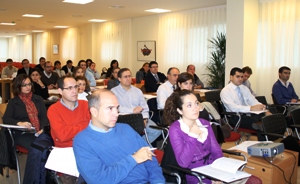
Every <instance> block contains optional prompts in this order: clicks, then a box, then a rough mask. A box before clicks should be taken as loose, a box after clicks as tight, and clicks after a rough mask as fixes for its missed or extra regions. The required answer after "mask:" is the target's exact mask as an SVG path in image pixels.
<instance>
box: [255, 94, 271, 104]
mask: <svg viewBox="0 0 300 184" xmlns="http://www.w3.org/2000/svg"><path fill="white" fill-rule="evenodd" d="M255 98H256V100H257V101H259V102H260V103H262V104H264V105H268V103H267V99H266V97H265V96H256V97H255Z"/></svg>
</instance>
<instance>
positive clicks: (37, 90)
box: [30, 68, 49, 100]
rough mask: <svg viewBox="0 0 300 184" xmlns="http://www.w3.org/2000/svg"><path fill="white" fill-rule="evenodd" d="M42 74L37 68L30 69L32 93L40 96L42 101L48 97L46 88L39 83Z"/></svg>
mask: <svg viewBox="0 0 300 184" xmlns="http://www.w3.org/2000/svg"><path fill="white" fill-rule="evenodd" d="M41 74H42V72H41V71H40V70H39V69H38V68H34V69H32V72H31V74H30V78H31V80H32V85H33V93H34V94H36V95H39V96H41V97H42V98H43V99H44V100H47V99H48V97H49V92H48V87H47V86H46V85H45V84H44V83H43V82H42V81H41Z"/></svg>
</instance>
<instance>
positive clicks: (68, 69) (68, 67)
mask: <svg viewBox="0 0 300 184" xmlns="http://www.w3.org/2000/svg"><path fill="white" fill-rule="evenodd" d="M73 69H74V66H73V62H72V61H71V60H68V61H67V64H66V65H65V66H63V67H62V70H63V71H65V74H66V75H71V74H72V72H73Z"/></svg>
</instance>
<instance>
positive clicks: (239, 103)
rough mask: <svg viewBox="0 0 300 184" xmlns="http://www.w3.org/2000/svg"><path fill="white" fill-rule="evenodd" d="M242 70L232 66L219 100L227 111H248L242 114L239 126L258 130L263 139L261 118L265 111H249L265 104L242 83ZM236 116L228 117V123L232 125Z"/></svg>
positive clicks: (260, 107)
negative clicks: (252, 112) (253, 112)
mask: <svg viewBox="0 0 300 184" xmlns="http://www.w3.org/2000/svg"><path fill="white" fill-rule="evenodd" d="M243 75H244V74H243V71H242V69H240V68H237V67H235V68H232V69H231V71H230V83H229V84H228V85H226V86H225V87H224V88H223V89H222V91H221V94H220V95H221V100H222V102H223V104H224V106H225V108H226V111H227V112H242V113H249V114H247V115H242V120H241V124H240V127H241V128H246V129H254V130H257V131H258V139H259V140H261V139H264V137H263V136H260V131H261V130H262V126H261V123H260V121H261V118H262V117H263V116H264V115H265V113H260V114H258V115H257V114H251V116H250V112H251V111H264V110H265V108H266V107H265V105H263V104H261V103H259V102H258V101H257V100H256V98H255V96H253V95H252V94H251V92H250V90H249V88H247V87H246V86H244V85H242V83H243ZM237 120H238V117H236V116H234V117H232V118H230V120H229V123H230V124H231V125H233V126H235V125H236V123H237Z"/></svg>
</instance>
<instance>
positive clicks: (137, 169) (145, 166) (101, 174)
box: [73, 90, 165, 184]
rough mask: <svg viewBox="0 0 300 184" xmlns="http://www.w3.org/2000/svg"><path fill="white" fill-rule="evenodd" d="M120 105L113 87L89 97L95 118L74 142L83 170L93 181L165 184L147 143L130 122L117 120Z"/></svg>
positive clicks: (80, 166) (90, 182)
mask: <svg viewBox="0 0 300 184" xmlns="http://www.w3.org/2000/svg"><path fill="white" fill-rule="evenodd" d="M118 108H119V103H118V100H117V98H116V96H115V95H114V94H113V93H112V92H111V91H109V90H98V91H94V92H93V94H92V95H91V96H90V97H89V109H90V112H91V115H92V120H91V122H90V124H89V126H88V127H87V128H86V129H85V130H83V131H82V132H80V133H79V134H78V135H77V136H76V137H75V139H74V145H73V148H74V154H75V159H76V164H77V168H78V171H79V173H80V174H81V175H82V176H83V178H84V180H85V181H86V182H87V183H89V184H94V183H95V184H98V183H165V180H164V177H163V175H162V170H161V168H160V167H159V165H158V162H157V160H156V158H155V157H154V154H153V153H152V152H151V151H150V150H149V147H147V143H146V142H145V141H144V140H143V139H142V138H141V137H140V135H138V134H137V133H136V132H135V131H134V130H133V129H132V128H131V127H130V126H129V125H127V124H122V123H116V122H117V119H118Z"/></svg>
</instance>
